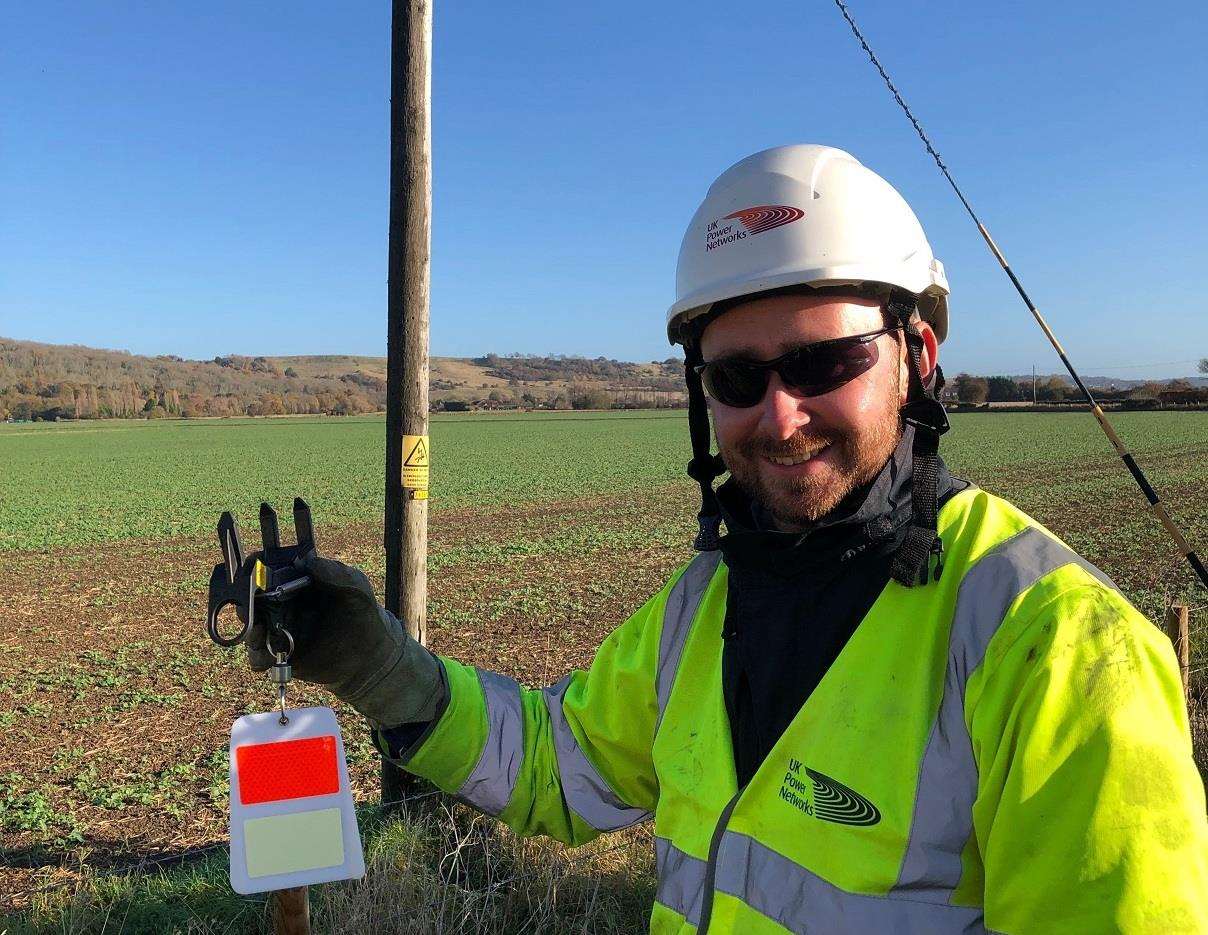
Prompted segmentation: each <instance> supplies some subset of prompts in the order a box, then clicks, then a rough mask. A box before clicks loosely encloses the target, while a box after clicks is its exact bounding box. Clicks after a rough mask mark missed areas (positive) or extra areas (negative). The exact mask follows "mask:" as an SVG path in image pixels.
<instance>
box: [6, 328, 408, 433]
mask: <svg viewBox="0 0 1208 935" xmlns="http://www.w3.org/2000/svg"><path fill="white" fill-rule="evenodd" d="M385 404H386V387H385V384H384V382H383V381H382V380H381V379H380V378H378V377H375V376H372V375H367V374H363V373H359V372H357V373H346V374H341V375H338V376H336V375H325V376H319V377H305V378H303V377H300V376H299V375H298V374H297V373H296V372H295V371H293V370H292V368H288V367H287V368H286V369H284V370H282V369H281V368H280V367H278V365H277V364H276V363H275V362H274V361H273V360H271V359H270V358H266V357H242V356H239V355H231V356H227V357H216V358H214V359H213V360H207V361H190V360H184V359H182V358H180V357H176V356H174V355H165V356H161V357H140V356H137V355H134V354H129V353H127V352H125V351H105V350H96V349H94V348H88V347H80V346H76V345H72V346H60V345H54V344H36V343H33V342H29V341H12V340H8V339H2V338H0V420H4V419H28V420H34V419H45V420H53V419H60V418H65V419H123V418H148V419H157V418H167V417H175V418H200V417H203V416H261V415H291V414H306V413H311V414H328V415H353V414H356V413H362V412H374V411H377V410H380V409H383V408H384V407H385Z"/></svg>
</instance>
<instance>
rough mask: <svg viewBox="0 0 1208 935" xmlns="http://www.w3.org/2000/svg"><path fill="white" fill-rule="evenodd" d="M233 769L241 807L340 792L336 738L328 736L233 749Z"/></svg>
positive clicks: (249, 745)
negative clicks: (235, 774) (236, 775)
mask: <svg viewBox="0 0 1208 935" xmlns="http://www.w3.org/2000/svg"><path fill="white" fill-rule="evenodd" d="M235 769H236V770H237V771H238V773H239V801H240V802H241V803H243V804H244V805H258V804H260V803H261V802H279V801H281V800H282V799H301V798H305V797H307V796H311V795H331V794H332V793H333V792H339V791H340V770H339V767H338V766H337V765H336V738H335V737H334V736H332V735H330V734H328V735H327V736H325V737H305V738H303V739H302V740H282V741H279V742H278V743H257V744H248V745H247V746H244V747H236V748H235Z"/></svg>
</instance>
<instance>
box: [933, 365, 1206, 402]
mask: <svg viewBox="0 0 1208 935" xmlns="http://www.w3.org/2000/svg"><path fill="white" fill-rule="evenodd" d="M1093 392H1094V394H1095V398H1096V399H1098V400H1100V401H1103V402H1116V403H1120V404H1121V405H1122V406H1124V407H1126V408H1135V409H1144V408H1153V407H1156V406H1160V405H1167V406H1169V405H1175V406H1180V405H1202V404H1208V387H1196V386H1194V385H1193V384H1192V383H1191V382H1190V381H1189V380H1167V381H1165V382H1162V381H1157V380H1151V381H1148V382H1145V383H1141V384H1138V385H1135V386H1128V387H1123V388H1120V389H1111V388H1097V389H1095V390H1094V391H1093ZM944 396H945V398H946V399H950V400H952V401H954V402H960V403H967V404H970V405H975V406H980V405H982V404H983V403H1012V402H1029V403H1030V402H1032V400H1033V385H1032V381H1031V380H1030V379H1023V380H1021V379H1018V378H1016V377H1001V376H995V377H979V376H974V375H972V374H968V373H961V374H958V375H957V376H956V377H955V378H954V379H953V380H952V382H951V383H950V384H949V385H948V386H947V387H946V388H945V390H944ZM1082 398H1083V397H1082V393H1081V392H1080V391H1079V390H1078V388H1077V387H1075V386H1074V385H1073V384H1072V383H1070V382H1069V381H1067V380H1064V379H1062V378H1061V377H1045V378H1043V379H1040V380H1037V381H1036V385H1035V401H1036V402H1038V403H1063V402H1067V401H1068V402H1080V401H1082Z"/></svg>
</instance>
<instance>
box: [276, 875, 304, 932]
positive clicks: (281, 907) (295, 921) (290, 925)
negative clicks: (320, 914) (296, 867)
mask: <svg viewBox="0 0 1208 935" xmlns="http://www.w3.org/2000/svg"><path fill="white" fill-rule="evenodd" d="M272 918H273V935H310V902H309V900H308V898H307V887H305V886H295V887H293V888H291V889H288V890H277V891H276V892H274V893H273V899H272Z"/></svg>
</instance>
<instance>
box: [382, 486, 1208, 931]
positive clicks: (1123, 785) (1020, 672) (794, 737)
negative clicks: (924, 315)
mask: <svg viewBox="0 0 1208 935" xmlns="http://www.w3.org/2000/svg"><path fill="white" fill-rule="evenodd" d="M939 530H940V532H941V534H942V535H943V540H944V545H945V550H946V556H945V558H946V561H945V568H944V572H943V577H942V578H941V579H940V580H939V581H938V582H934V583H932V584H930V585H927V586H926V587H915V588H905V587H902V586H901V585H899V584H897V583H896V582H892V581H891V582H890V583H889V584H887V585H886V587H885V589H884V591H883V592H882V593H881V594H880V596H879V597H878V599H877V600H876V602H875V603H874V604H873V606H872V608H871V610H870V611H869V612H868V614H867V616H866V617H865V618H864V619H863V621H862V622H861V623H860V625H859V627H858V628H857V629H856V631H855V633H854V634H853V636H852V637H851V639H850V640H849V641H848V643H847V645H846V646H845V647H844V649H843V650H842V652H841V653H840V654H839V657H838V658H837V659H836V661H835V662H834V664H833V665H832V666H831V668H830V669H829V670H828V671H827V673H826V675H825V676H824V677H823V679H822V681H821V682H820V683H819V684H818V686H817V688H816V689H815V690H814V692H813V693H812V694H811V695H810V696H809V698H808V700H807V701H806V703H805V704H804V705H803V707H802V708H801V710H800V712H799V713H798V715H797V717H796V718H795V720H793V722H792V723H791V724H790V725H789V727H788V729H787V730H786V731H785V733H784V734H783V735H782V736H781V737H780V740H779V742H778V743H777V744H776V745H775V746H774V748H773V749H772V752H771V753H770V754H769V756H768V757H767V759H766V760H765V761H764V762H763V764H762V766H761V767H760V768H759V770H758V771H757V772H756V773H755V776H754V778H753V779H752V780H751V781H750V783H749V784H748V785H747V786H746V787H745V788H743V789H739V788H738V787H737V782H736V780H735V771H734V759H733V751H732V748H731V741H730V732H729V726H728V724H727V716H726V710H725V705H724V702H723V697H722V689H721V659H722V637H721V629H722V627H721V624H722V621H723V618H724V615H725V605H726V582H727V571H726V567H725V565H724V563H722V562H721V560H720V553H717V552H711V553H702V554H700V555H698V556H697V557H696V558H695V559H693V560H692V561H691V562H690V563H688V565H687V566H685V567H684V568H683V569H681V570H680V571H679V572H678V573H677V574H676V575H675V576H674V577H673V578H672V580H671V581H670V582H668V584H667V586H666V587H664V588H663V590H662V591H660V592H659V593H658V594H657V595H655V596H654V597H653V598H652V599H651V600H650V601H648V602H647V603H646V605H645V606H644V607H642V608H641V609H640V610H639V611H638V612H637V613H636V614H634V615H633V617H631V618H630V619H629V620H628V621H627V622H626V623H624V624H623V625H622V626H621V627H619V628H618V629H617V630H616V631H614V632H613V633H612V634H611V635H610V636H609V637H608V638H607V639H606V640H605V641H604V643H603V644H602V645H601V647H600V649H599V651H598V652H597V654H596V657H595V660H594V661H593V663H592V666H591V668H590V669H589V670H588V671H586V672H581V671H578V672H573V673H571V674H570V675H568V676H567V677H566V678H564V679H563V680H562V681H560V682H559V683H558V684H556V685H554V686H552V687H550V688H547V689H545V690H543V691H536V690H525V689H522V688H521V687H520V686H519V685H518V684H517V683H516V682H515V681H513V680H512V679H510V678H506V677H504V676H501V675H498V674H495V673H491V672H486V671H480V670H475V669H473V668H470V667H467V666H464V665H461V664H459V663H457V662H455V661H453V660H450V659H444V660H443V662H444V665H445V667H446V672H447V675H448V680H449V687H450V701H449V705H448V707H447V708H446V710H445V712H444V713H443V715H442V716H441V718H440V720H439V721H438V722H437V723H436V725H435V726H434V727H433V729H432V730H431V732H430V733H429V735H428V736H427V738H426V739H424V740H423V741H422V743H420V744H419V747H418V749H417V750H416V751H414V752H413V753H412V754H411V756H410V758H409V760H408V761H407V762H406V763H405V766H406V768H407V769H409V770H411V771H412V772H415V773H418V774H420V775H422V776H425V777H427V778H429V779H430V780H432V781H433V782H435V783H436V784H437V785H438V786H440V787H441V788H442V789H444V790H446V791H449V792H452V793H455V794H457V795H458V796H460V797H461V798H462V799H464V800H465V801H467V802H469V803H470V804H472V805H474V806H475V807H477V808H479V809H481V810H482V811H484V812H487V813H489V814H491V815H496V816H498V817H499V818H500V819H501V820H503V821H504V822H505V823H507V824H508V825H509V826H510V827H512V828H513V829H515V830H516V831H518V832H520V833H522V834H547V835H551V836H553V837H555V838H558V839H560V840H562V841H566V842H569V843H572V844H573V843H581V842H584V841H587V840H589V839H591V838H592V837H594V836H596V835H597V834H599V833H601V832H606V831H612V830H616V829H619V828H623V827H626V826H628V825H632V824H634V823H635V822H640V821H643V820H646V819H649V818H651V817H653V818H654V833H655V846H656V856H657V866H658V876H659V881H658V890H657V896H656V902H655V906H654V909H653V912H652V915H651V931H652V932H656V933H687V932H693V931H704V930H705V929H708V931H709V932H712V933H723V932H741V933H763V932H769V933H770V932H784V931H786V930H787V931H792V932H823V933H846V932H851V933H861V935H863V933H873V932H920V933H923V932H925V933H948V932H985V931H997V932H1011V933H1023V932H1026V933H1033V932H1055V933H1056V932H1061V933H1072V932H1079V933H1080V932H1112V931H1126V932H1162V933H1170V932H1202V931H1208V821H1206V820H1205V802H1204V787H1203V784H1202V782H1201V780H1200V777H1199V775H1198V773H1197V772H1196V769H1195V766H1194V764H1193V762H1192V759H1191V742H1190V734H1189V729H1188V723H1187V713H1186V708H1185V704H1184V701H1183V696H1182V690H1181V684H1180V680H1179V677H1178V672H1177V667H1176V662H1175V659H1174V654H1173V651H1172V647H1171V646H1170V643H1169V641H1168V640H1167V639H1165V637H1164V636H1163V635H1162V634H1161V633H1159V632H1158V630H1157V629H1156V628H1155V627H1154V626H1152V625H1151V624H1150V623H1149V622H1148V621H1147V620H1146V619H1145V618H1144V617H1142V616H1141V614H1140V613H1138V612H1137V611H1136V610H1135V609H1134V608H1133V607H1132V606H1131V605H1130V604H1129V603H1128V602H1127V601H1126V600H1125V599H1124V598H1123V597H1122V596H1121V595H1120V594H1119V593H1118V592H1117V591H1116V590H1115V588H1114V587H1113V586H1112V584H1111V582H1110V581H1108V580H1107V579H1106V578H1105V577H1104V576H1103V575H1102V574H1101V573H1100V572H1099V571H1098V570H1097V569H1095V568H1094V567H1093V566H1091V565H1090V564H1089V563H1087V562H1086V561H1084V560H1083V559H1082V558H1080V557H1079V556H1078V555H1076V554H1075V553H1074V552H1072V551H1071V550H1070V549H1069V548H1067V547H1066V546H1065V545H1064V544H1062V543H1061V542H1060V541H1059V540H1058V539H1057V538H1056V537H1055V536H1053V535H1052V534H1051V533H1050V532H1048V531H1047V530H1045V529H1044V528H1042V527H1041V526H1040V525H1038V524H1037V523H1036V522H1035V521H1034V520H1032V519H1030V518H1029V517H1027V516H1026V515H1024V514H1023V513H1021V512H1020V511H1018V510H1016V509H1015V508H1014V507H1012V506H1011V505H1009V504H1007V503H1006V502H1004V501H1003V500H1001V499H998V498H996V497H994V496H992V495H990V494H988V493H986V492H985V491H982V490H977V489H970V490H965V491H963V492H961V493H959V494H957V495H955V496H954V497H953V498H952V499H951V500H949V501H948V503H946V504H945V505H944V507H943V509H942V510H941V512H940V517H939Z"/></svg>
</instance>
